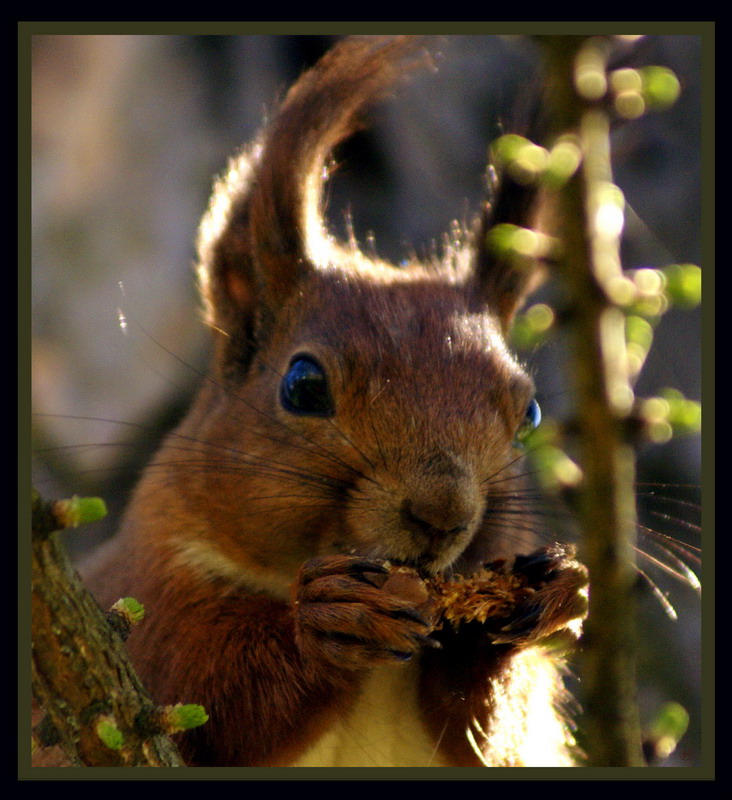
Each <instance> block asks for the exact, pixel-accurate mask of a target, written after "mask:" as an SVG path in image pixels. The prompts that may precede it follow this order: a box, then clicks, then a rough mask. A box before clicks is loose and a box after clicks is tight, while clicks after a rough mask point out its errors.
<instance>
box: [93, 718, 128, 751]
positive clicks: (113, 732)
mask: <svg viewBox="0 0 732 800" xmlns="http://www.w3.org/2000/svg"><path fill="white" fill-rule="evenodd" d="M96 732H97V736H98V737H99V738H100V739H101V740H102V742H103V743H104V744H105V745H106V746H107V747H108V748H109V749H110V750H120V749H121V748H122V745H123V744H124V736H122V732H121V731H120V729H119V728H118V727H117V725H116V724H115V722H114V720H113V719H112V717H106V716H105V717H101V718H100V719H99V720H98V721H97V724H96Z"/></svg>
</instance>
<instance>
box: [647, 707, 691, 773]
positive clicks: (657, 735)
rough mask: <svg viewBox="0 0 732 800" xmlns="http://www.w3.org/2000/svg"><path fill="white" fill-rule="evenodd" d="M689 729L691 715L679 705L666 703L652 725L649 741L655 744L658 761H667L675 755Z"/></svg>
mask: <svg viewBox="0 0 732 800" xmlns="http://www.w3.org/2000/svg"><path fill="white" fill-rule="evenodd" d="M688 727H689V714H688V712H687V710H686V709H685V708H684V707H683V706H681V705H679V704H678V703H666V705H664V706H663V708H662V709H661V710H660V712H659V713H658V715H657V716H656V718H655V720H654V721H653V724H652V725H651V730H650V734H649V736H648V739H649V741H650V742H651V743H652V744H653V749H654V754H655V756H656V758H658V759H661V760H663V759H665V758H668V756H670V755H671V753H673V751H674V750H675V749H676V745H677V744H678V743H679V741H680V740H681V738H682V736H683V735H684V734H685V733H686V730H687V728H688Z"/></svg>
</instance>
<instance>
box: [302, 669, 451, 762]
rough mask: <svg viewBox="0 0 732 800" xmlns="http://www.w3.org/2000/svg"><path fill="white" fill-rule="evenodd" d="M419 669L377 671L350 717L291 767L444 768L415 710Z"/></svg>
mask: <svg viewBox="0 0 732 800" xmlns="http://www.w3.org/2000/svg"><path fill="white" fill-rule="evenodd" d="M418 669H419V665H418V663H414V664H406V665H402V664H399V665H387V666H381V667H375V668H374V669H373V670H372V671H371V674H370V675H369V677H368V678H367V679H366V681H365V682H364V685H363V688H362V691H361V694H360V696H359V699H358V701H357V702H356V705H355V707H354V708H353V710H352V711H351V713H350V714H349V715H348V716H347V717H346V718H344V719H343V720H342V721H340V722H339V723H338V724H337V725H335V726H334V727H333V728H331V730H329V731H328V733H327V734H325V735H324V736H323V737H321V738H320V739H319V740H318V741H317V742H316V743H315V744H314V745H313V747H312V748H311V749H310V750H309V751H308V752H306V753H305V754H304V755H303V756H302V757H301V758H300V759H299V760H298V761H296V762H295V763H293V764H292V766H293V767H442V766H445V763H444V762H443V761H442V760H441V759H440V758H439V756H438V755H437V753H436V752H435V744H434V742H432V741H431V740H430V738H429V737H428V735H427V732H426V731H425V728H424V725H423V723H422V720H421V718H420V714H419V710H418V708H417V680H416V678H417V670H418Z"/></svg>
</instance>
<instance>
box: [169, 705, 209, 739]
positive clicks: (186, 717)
mask: <svg viewBox="0 0 732 800" xmlns="http://www.w3.org/2000/svg"><path fill="white" fill-rule="evenodd" d="M164 716H165V727H166V729H167V731H168V733H177V732H178V731H187V730H190V729H191V728H198V727H199V726H200V725H203V724H204V722H207V721H208V714H206V709H204V707H203V706H199V705H195V704H194V703H188V704H187V705H183V704H181V703H178V704H177V705H174V706H167V707H166V708H165V709H164Z"/></svg>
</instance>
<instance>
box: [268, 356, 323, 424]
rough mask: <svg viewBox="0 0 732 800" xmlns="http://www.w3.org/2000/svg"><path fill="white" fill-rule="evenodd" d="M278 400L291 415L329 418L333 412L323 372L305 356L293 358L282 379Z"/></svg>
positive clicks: (316, 363) (314, 362)
mask: <svg viewBox="0 0 732 800" xmlns="http://www.w3.org/2000/svg"><path fill="white" fill-rule="evenodd" d="M280 400H281V402H282V406H283V408H285V409H287V411H291V412H292V413H293V414H311V415H314V416H318V417H330V416H332V415H333V414H334V413H335V411H334V408H333V402H332V400H331V398H330V392H329V390H328V379H327V378H326V376H325V370H324V369H323V368H322V367H321V366H320V364H318V362H317V361H314V360H313V359H312V358H308V357H306V356H295V358H293V360H292V362H291V363H290V366H289V368H288V370H287V372H286V373H285V377H284V378H283V379H282V384H281V387H280Z"/></svg>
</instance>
